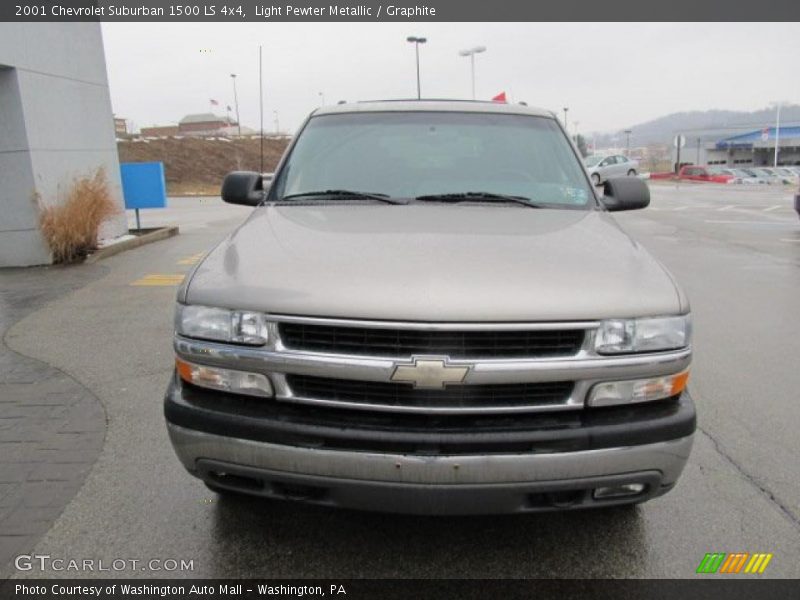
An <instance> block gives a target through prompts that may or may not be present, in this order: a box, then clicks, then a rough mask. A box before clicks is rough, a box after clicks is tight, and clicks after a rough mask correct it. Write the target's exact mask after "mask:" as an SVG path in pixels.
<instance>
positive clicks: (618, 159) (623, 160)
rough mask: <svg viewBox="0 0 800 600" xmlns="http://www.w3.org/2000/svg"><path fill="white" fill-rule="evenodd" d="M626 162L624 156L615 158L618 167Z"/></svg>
mask: <svg viewBox="0 0 800 600" xmlns="http://www.w3.org/2000/svg"><path fill="white" fill-rule="evenodd" d="M626 162H628V159H627V158H625V157H624V156H617V164H618V165H622V164H625V163H626Z"/></svg>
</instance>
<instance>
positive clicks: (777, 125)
mask: <svg viewBox="0 0 800 600" xmlns="http://www.w3.org/2000/svg"><path fill="white" fill-rule="evenodd" d="M781 104H782V103H781V102H776V103H775V108H776V112H775V159H774V160H773V165H772V166H773V167H777V166H778V146H779V145H780V141H781Z"/></svg>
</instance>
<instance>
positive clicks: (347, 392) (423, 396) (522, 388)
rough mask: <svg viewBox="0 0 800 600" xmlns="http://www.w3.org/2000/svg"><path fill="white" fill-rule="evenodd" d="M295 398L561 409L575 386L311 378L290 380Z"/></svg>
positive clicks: (422, 406) (428, 406) (384, 404)
mask: <svg viewBox="0 0 800 600" xmlns="http://www.w3.org/2000/svg"><path fill="white" fill-rule="evenodd" d="M286 383H287V384H288V385H289V387H290V389H291V391H292V394H293V396H295V397H300V398H314V399H319V400H326V401H331V402H342V403H353V404H360V405H374V406H382V407H395V408H396V407H409V408H414V407H416V408H420V409H428V410H430V409H437V408H439V409H458V408H478V409H481V408H486V407H489V406H491V407H494V408H500V407H508V408H512V407H527V406H534V405H535V406H539V407H541V406H558V405H563V404H565V403H566V402H567V401H568V399H569V397H570V394H571V393H572V389H573V387H574V384H573V383H572V382H571V381H548V382H537V383H509V384H495V385H453V386H449V387H445V388H444V389H441V390H431V389H416V388H414V387H413V386H412V385H410V384H405V383H386V382H380V381H358V380H351V379H333V378H328V377H313V376H307V375H296V374H289V375H287V376H286Z"/></svg>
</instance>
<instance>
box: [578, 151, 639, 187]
mask: <svg viewBox="0 0 800 600" xmlns="http://www.w3.org/2000/svg"><path fill="white" fill-rule="evenodd" d="M583 164H584V165H586V171H587V172H588V173H589V176H590V177H591V178H592V182H594V184H595V185H600V184H601V183H603V182H604V181H606V180H607V179H610V178H611V177H624V176H628V177H636V174H637V173H638V172H639V161H637V160H632V159H630V158H628V157H627V156H623V155H622V154H613V155H611V156H604V155H598V154H594V155H592V156H587V157H586V158H585V159H583Z"/></svg>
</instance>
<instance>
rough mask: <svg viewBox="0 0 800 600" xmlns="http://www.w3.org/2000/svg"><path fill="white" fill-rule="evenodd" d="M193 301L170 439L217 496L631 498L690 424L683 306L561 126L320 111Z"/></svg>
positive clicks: (194, 287) (246, 200)
mask: <svg viewBox="0 0 800 600" xmlns="http://www.w3.org/2000/svg"><path fill="white" fill-rule="evenodd" d="M222 197H223V199H224V200H225V201H226V202H231V203H237V204H247V205H253V206H255V207H256V208H255V210H253V212H252V214H251V215H250V217H249V218H248V219H247V221H246V222H245V223H243V224H242V225H241V226H240V227H239V228H238V229H236V230H235V231H234V232H233V233H232V234H231V235H230V236H228V237H227V238H226V239H225V240H224V241H223V242H222V243H220V244H219V245H218V246H217V247H216V248H215V249H213V250H212V251H211V252H210V253H209V254H208V255H207V256H206V257H205V259H204V260H203V261H202V262H201V263H200V264H199V265H198V266H197V267H196V268H195V269H194V271H193V272H192V273H191V274H190V275H189V276H188V277H187V278H186V280H185V281H184V283H183V285H182V287H181V288H180V290H179V293H178V299H177V300H178V304H177V311H176V319H175V327H176V331H175V338H174V346H175V352H176V355H177V356H176V368H175V374H174V377H173V378H172V380H171V381H170V384H169V388H168V390H167V393H166V398H165V414H166V420H167V426H168V430H169V435H170V438H171V440H172V443H173V445H174V448H175V451H176V452H177V454H178V456H179V458H180V460H181V461H182V462H183V464H184V465H185V467H186V469H188V471H189V472H190V473H191V474H193V475H194V476H196V477H199V478H200V479H202V480H203V481H204V482H205V483H206V484H207V485H208V486H209V487H210V488H212V489H213V490H215V491H218V492H220V493H247V494H255V495H260V496H264V497H268V498H280V499H291V500H301V501H305V502H312V503H317V504H323V505H330V506H344V507H351V508H358V509H368V510H381V511H397V512H408V513H427V514H430V513H440V514H474V513H502V512H509V513H510V512H534V511H542V510H552V509H573V508H587V507H600V506H610V505H616V504H634V503H638V502H643V501H645V500H649V499H651V498H654V497H656V496H659V495H661V494H664V493H665V492H667V491H668V490H670V489H671V488H672V487H673V486H674V485H675V483H676V481H677V480H678V477H679V475H680V473H681V471H682V469H683V467H684V464H685V463H686V460H687V458H688V456H689V452H690V450H691V447H692V439H693V434H694V431H695V409H694V405H693V403H692V400H691V398H690V397H689V394H688V392H687V391H686V382H687V378H688V369H689V363H690V359H691V345H690V333H691V323H690V315H689V303H688V301H687V298H686V296H685V295H684V293H683V292H682V291H681V289H680V288H679V287H678V285H677V284H676V283H675V281H674V279H673V278H672V277H671V276H670V274H669V273H668V272H667V271H666V270H665V269H664V267H663V266H662V265H661V264H659V262H658V261H656V260H655V259H654V258H653V257H652V256H650V255H649V254H648V253H647V252H646V251H645V250H644V248H642V247H641V246H640V245H639V244H638V243H636V242H635V241H634V240H633V239H631V238H630V237H629V236H628V235H627V234H626V233H625V232H624V231H622V229H620V227H619V226H618V225H617V223H616V222H615V221H614V219H613V218H612V216H611V215H610V212H611V211H618V210H628V209H636V208H644V207H646V206H647V205H648V204H649V200H650V198H649V191H648V188H647V186H646V184H645V183H644V182H642V181H640V180H639V179H636V178H629V177H623V178H621V179H609V180H608V181H607V182H606V183H605V188H604V195H603V197H602V198H600V197H599V195H598V194H597V193H596V192H595V190H594V187H593V186H592V185H591V181H590V180H589V178H588V176H587V173H586V171H585V170H584V168H583V166H582V165H581V162H580V159H579V155H578V153H577V151H576V148H575V147H574V146H573V145H572V144H571V143H570V141H569V139H568V137H567V136H566V135H565V133H564V131H563V130H562V128H561V127H560V125H559V123H558V121H557V119H556V118H555V117H554V116H553V114H551V113H550V112H547V111H543V110H535V109H532V108H528V107H525V106H512V105H504V104H497V103H477V102H441V101H435V102H434V101H412V102H405V101H400V102H376V103H358V104H344V105H339V106H335V107H328V108H323V109H319V110H317V111H315V112H314V113H313V114H312V115H311V116H310V117H309V118H308V119H307V120H306V122H305V123H304V124H303V126H302V128H301V130H300V132H299V134H298V135H297V136H296V137H295V139H294V141H293V142H292V144H291V146H290V147H289V148H288V150H287V151H286V153H285V155H284V157H283V159H282V161H281V163H280V164H279V166H278V168H277V170H276V172H275V176H274V179H273V180H272V181H271V182H269V183H268V182H265V180H264V178H263V177H261V176H260V174H258V173H250V172H236V173H232V174H230V175H228V177H227V178H226V179H225V182H224V184H223V188H222Z"/></svg>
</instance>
